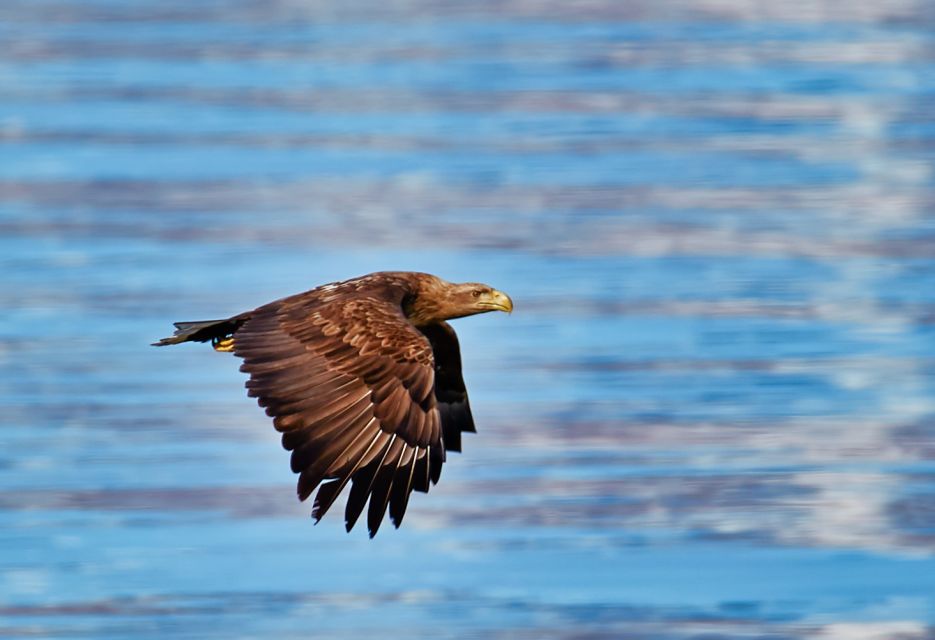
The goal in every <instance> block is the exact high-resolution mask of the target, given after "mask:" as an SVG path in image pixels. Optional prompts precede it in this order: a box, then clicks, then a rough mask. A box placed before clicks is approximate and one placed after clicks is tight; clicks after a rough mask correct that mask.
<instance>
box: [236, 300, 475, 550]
mask: <svg viewBox="0 0 935 640" xmlns="http://www.w3.org/2000/svg"><path fill="white" fill-rule="evenodd" d="M234 353H235V354H236V355H238V356H240V357H242V358H243V359H244V363H243V365H242V366H241V371H244V372H246V373H249V374H250V380H249V381H248V382H247V389H248V394H249V395H250V396H254V397H256V398H257V400H258V402H259V404H260V406H262V407H265V408H266V413H267V414H268V415H269V416H270V417H272V418H273V424H274V425H275V427H276V429H277V430H278V431H280V432H282V443H283V446H284V447H285V448H286V449H288V450H290V451H292V470H293V471H294V472H296V473H299V474H300V475H299V481H298V494H299V498H300V499H301V500H305V499H306V498H307V497H308V496H309V495H311V493H312V491H314V490H315V487H317V486H319V485H321V486H320V488H319V489H318V493H317V494H316V496H315V503H314V507H313V510H312V515H313V516H314V517H315V519H316V521H317V520H320V519H321V517H322V516H323V515H324V514H325V512H327V511H328V509H329V508H330V507H331V505H332V504H333V503H334V500H335V499H336V498H337V496H338V494H339V493H340V492H341V490H342V489H343V488H344V487H345V486H346V485H347V483H348V482H349V481H353V486H352V488H351V492H350V495H349V496H348V501H347V508H346V511H345V526H346V528H347V530H348V531H350V530H351V528H352V527H353V526H354V524H355V522H356V521H357V519H358V518H359V516H360V514H361V513H362V511H363V508H364V506H365V504H366V503H367V501H368V499H369V503H370V506H369V508H368V512H367V527H368V529H369V532H370V536H371V537H373V536H374V535H375V534H376V532H377V529H379V527H380V523H381V522H382V520H383V516H384V514H385V513H386V509H387V506H389V511H390V518H391V519H392V521H393V524H394V525H395V526H397V527H398V526H399V525H400V523H401V522H402V519H403V515H404V514H405V512H406V506H407V504H408V501H409V495H410V493H411V492H412V490H413V489H415V490H418V491H423V492H425V491H428V489H429V485H430V483H434V482H437V481H438V477H439V474H440V473H441V466H442V463H443V462H444V457H445V453H444V452H445V450H444V445H443V443H442V416H441V414H440V413H439V410H438V404H437V402H436V398H435V371H434V358H433V355H432V346H431V344H430V343H429V340H427V339H426V337H425V336H424V335H423V334H422V333H420V332H419V330H417V329H416V328H415V327H413V326H412V325H411V324H410V323H409V322H407V321H406V319H405V318H404V316H403V315H402V310H401V309H400V307H399V305H394V304H392V303H390V302H387V301H385V300H381V299H378V298H374V297H363V298H362V297H351V296H337V297H331V298H327V299H325V300H322V299H318V298H316V297H309V296H306V297H301V296H300V297H296V298H292V299H289V298H287V299H285V300H281V301H279V302H276V303H272V304H271V305H267V306H266V307H261V308H260V309H257V310H256V311H255V312H253V313H252V314H251V316H250V318H249V319H248V320H247V321H246V322H245V323H244V324H243V325H242V326H241V327H240V328H239V329H238V330H237V332H236V334H235V335H234ZM462 386H463V385H462Z"/></svg>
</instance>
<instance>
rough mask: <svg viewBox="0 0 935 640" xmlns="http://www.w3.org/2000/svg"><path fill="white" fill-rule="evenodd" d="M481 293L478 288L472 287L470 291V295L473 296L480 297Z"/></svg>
mask: <svg viewBox="0 0 935 640" xmlns="http://www.w3.org/2000/svg"><path fill="white" fill-rule="evenodd" d="M481 293H482V291H481V290H480V289H474V290H473V291H471V295H472V296H474V297H475V298H480V294H481Z"/></svg>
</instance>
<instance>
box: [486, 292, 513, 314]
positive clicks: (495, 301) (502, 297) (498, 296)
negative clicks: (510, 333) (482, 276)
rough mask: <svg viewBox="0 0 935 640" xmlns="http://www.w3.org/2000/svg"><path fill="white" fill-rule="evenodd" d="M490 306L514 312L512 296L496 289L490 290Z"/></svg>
mask: <svg viewBox="0 0 935 640" xmlns="http://www.w3.org/2000/svg"><path fill="white" fill-rule="evenodd" d="M490 306H491V307H493V308H494V309H496V310H497V311H506V312H507V313H513V301H512V300H511V299H510V296H508V295H507V294H505V293H503V292H502V291H497V290H496V289H494V290H493V291H491V292H490Z"/></svg>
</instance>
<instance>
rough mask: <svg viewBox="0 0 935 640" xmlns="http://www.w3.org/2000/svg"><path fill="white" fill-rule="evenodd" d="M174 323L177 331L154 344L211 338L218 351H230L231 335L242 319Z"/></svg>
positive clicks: (205, 340)
mask: <svg viewBox="0 0 935 640" xmlns="http://www.w3.org/2000/svg"><path fill="white" fill-rule="evenodd" d="M173 324H175V333H173V334H172V335H171V336H169V337H168V338H163V339H162V340H160V341H159V342H154V343H153V345H152V346H154V347H165V346H166V345H170V344H179V343H182V342H207V341H208V340H210V341H211V344H212V346H213V347H214V348H215V349H217V350H218V351H230V350H232V349H233V339H232V338H231V336H232V335H233V333H234V331H236V330H237V329H238V328H239V327H240V325H241V324H242V321H241V320H239V319H237V320H235V319H227V320H200V321H198V322H175V323H173Z"/></svg>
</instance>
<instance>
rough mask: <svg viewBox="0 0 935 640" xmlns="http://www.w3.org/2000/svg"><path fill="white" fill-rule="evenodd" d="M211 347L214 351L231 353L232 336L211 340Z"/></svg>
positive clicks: (232, 346) (232, 348)
mask: <svg viewBox="0 0 935 640" xmlns="http://www.w3.org/2000/svg"><path fill="white" fill-rule="evenodd" d="M211 346H212V347H214V350H215V351H233V350H234V338H233V337H232V336H228V337H226V338H212V339H211Z"/></svg>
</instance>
